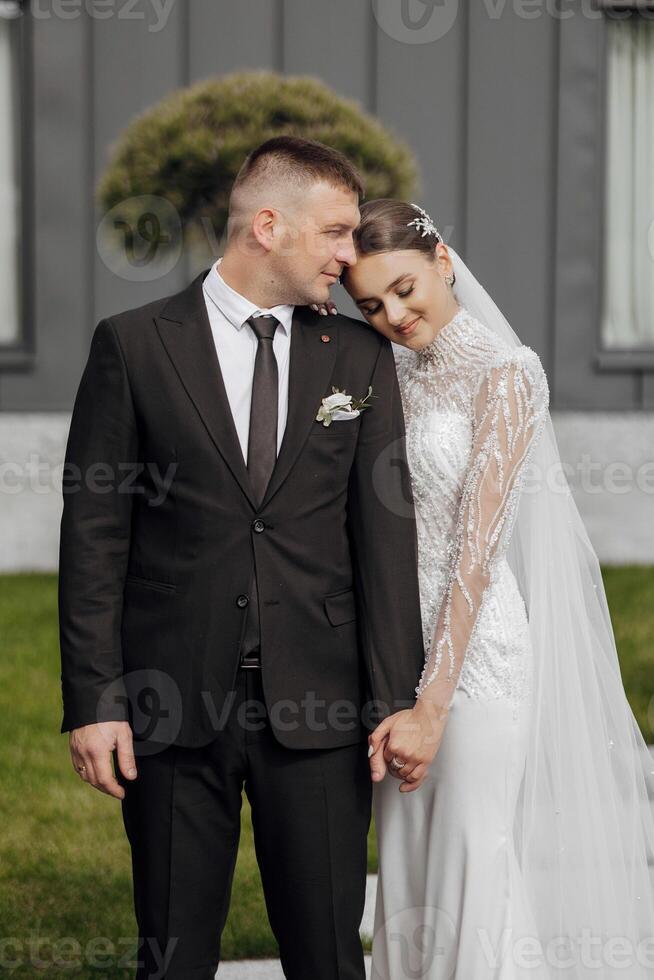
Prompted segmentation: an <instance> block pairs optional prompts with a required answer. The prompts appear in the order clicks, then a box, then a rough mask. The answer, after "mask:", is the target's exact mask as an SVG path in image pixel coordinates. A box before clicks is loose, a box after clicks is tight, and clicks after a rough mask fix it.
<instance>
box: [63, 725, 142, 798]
mask: <svg viewBox="0 0 654 980" xmlns="http://www.w3.org/2000/svg"><path fill="white" fill-rule="evenodd" d="M69 747H70V756H71V759H72V761H73V766H74V767H75V769H76V771H77V772H78V773H79V775H80V777H81V778H82V779H83V780H84V781H85V782H87V783H90V784H91V786H95V788H96V789H99V790H100V791H101V792H103V793H107V794H108V795H109V796H115V797H116V799H118V800H122V799H123V798H124V796H125V790H124V789H123V787H122V786H121V785H120V783H119V782H118V780H117V779H116V777H115V776H114V772H113V769H112V765H111V753H112V752H113V750H114V749H117V753H118V765H119V768H120V771H121V773H122V774H123V776H125V778H126V779H136V775H137V773H136V760H135V758H134V746H133V742H132V729H131V728H130V725H129V722H128V721H101V722H98V723H97V724H94V725H84V726H83V727H82V728H75V729H73V731H72V732H71V733H70V736H69Z"/></svg>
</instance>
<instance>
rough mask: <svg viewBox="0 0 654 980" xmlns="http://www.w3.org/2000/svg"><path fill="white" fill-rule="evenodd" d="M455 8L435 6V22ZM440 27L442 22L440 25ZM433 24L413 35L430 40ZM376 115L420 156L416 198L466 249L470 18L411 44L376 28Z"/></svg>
mask: <svg viewBox="0 0 654 980" xmlns="http://www.w3.org/2000/svg"><path fill="white" fill-rule="evenodd" d="M451 6H452V5H451V4H446V5H445V7H442V8H441V7H439V6H436V7H434V8H433V16H434V17H436V18H439V17H442V16H444V15H445V14H446V9H447V8H448V7H449V8H450V9H451ZM436 26H437V27H438V23H437V22H436ZM430 29H431V28H430V25H429V24H428V25H426V26H425V28H423V30H425V31H427V33H425V34H424V35H421V32H420V31H418V30H416V31H414V32H412V33H413V34H414V36H416V37H420V36H424V37H429V36H430V35H429V33H428V32H429V30H430ZM377 36H378V63H377V112H378V114H379V116H380V118H381V120H382V122H384V123H386V124H388V125H389V126H390V127H391V128H392V129H394V130H395V132H396V133H397V134H398V135H399V136H401V137H402V138H403V139H405V140H406V141H407V142H408V143H409V144H410V146H411V147H412V148H413V150H414V152H415V153H416V155H417V157H418V163H419V166H420V178H421V185H420V187H419V189H418V191H417V192H416V196H415V198H414V200H415V201H416V202H417V203H419V204H421V205H422V206H423V207H425V208H426V209H427V210H428V211H429V213H430V214H431V216H432V218H433V220H434V222H435V224H436V226H437V227H438V228H439V230H440V231H441V233H442V234H443V236H444V237H445V240H446V241H449V242H451V244H452V245H454V246H455V248H461V249H463V248H464V234H465V231H464V193H465V163H464V161H465V93H466V81H465V79H466V71H467V57H466V15H465V8H464V7H462V9H461V11H460V12H459V14H458V16H457V17H456V19H455V21H454V23H453V24H452V26H451V27H450V28H449V30H448V31H446V33H445V34H444V35H443V36H442V37H440V38H438V39H436V40H433V41H431V42H429V43H425V44H410V43H407V42H406V41H404V40H397V38H396V37H391V36H390V34H389V33H388V32H387V31H386V30H384V29H383V28H382V27H378V28H377Z"/></svg>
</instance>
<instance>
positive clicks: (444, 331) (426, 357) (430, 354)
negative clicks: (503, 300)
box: [416, 306, 472, 364]
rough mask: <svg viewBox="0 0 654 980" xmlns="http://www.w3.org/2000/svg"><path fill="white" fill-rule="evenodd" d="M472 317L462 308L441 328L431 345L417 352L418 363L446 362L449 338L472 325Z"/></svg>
mask: <svg viewBox="0 0 654 980" xmlns="http://www.w3.org/2000/svg"><path fill="white" fill-rule="evenodd" d="M471 320H472V317H471V316H470V314H469V313H468V311H467V310H466V308H465V307H464V306H460V307H459V309H458V310H457V311H456V313H455V314H454V316H453V317H452V319H451V320H448V322H447V323H446V324H445V325H444V326H443V327H441V329H440V330H439V331H438V333H437V334H436V336H435V337H434V339H433V340H432V341H431V343H429V344H427V345H426V346H425V347H421V348H420V350H418V351H416V354H417V356H418V361H419V362H421V363H430V364H440V363H443V361H444V360H445V352H446V349H447V346H448V343H449V336H450V334H452V333H457V332H458V331H459V330H460V329H461V328H465V327H466V325H468V324H470V321H471Z"/></svg>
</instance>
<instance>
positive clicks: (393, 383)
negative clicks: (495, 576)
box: [348, 340, 424, 717]
mask: <svg viewBox="0 0 654 980" xmlns="http://www.w3.org/2000/svg"><path fill="white" fill-rule="evenodd" d="M370 384H371V385H372V394H373V398H372V407H371V408H370V409H368V410H367V411H365V412H364V413H363V417H362V419H361V425H360V430H359V437H358V443H357V449H356V453H355V458H354V462H353V465H352V469H351V472H350V483H349V490H348V528H349V535H350V540H351V543H352V547H353V552H354V555H353V557H354V568H355V583H356V595H357V607H358V617H359V623H360V631H361V642H362V645H363V654H364V658H365V663H366V668H367V672H368V677H369V681H370V687H371V693H372V697H373V699H374V700H375V701H377V702H379V704H378V706H377V710H378V712H379V715H381V716H383V717H385V716H386V715H388V714H390V713H392V712H394V711H398V710H400V709H402V708H406V707H411V706H412V705H413V704H414V703H415V693H414V692H415V685H416V680H417V678H418V677H419V676H420V672H421V670H422V667H423V664H424V644H423V639H422V623H421V618H420V600H419V590H418V564H417V541H416V525H415V513H414V508H413V497H412V493H411V483H410V476H409V468H408V464H407V459H406V445H405V431H404V415H403V412H402V403H401V399H400V391H399V386H398V380H397V374H396V370H395V360H394V358H393V352H392V348H391V345H390V343H389V342H388V341H386V340H384V341H383V344H382V346H381V348H380V350H379V354H378V357H377V360H376V363H375V367H374V371H373V374H372V377H371V379H370Z"/></svg>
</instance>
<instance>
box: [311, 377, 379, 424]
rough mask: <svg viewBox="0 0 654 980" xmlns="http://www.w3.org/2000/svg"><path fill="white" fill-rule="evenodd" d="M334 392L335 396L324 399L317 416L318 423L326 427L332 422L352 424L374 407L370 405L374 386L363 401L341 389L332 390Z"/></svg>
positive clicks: (369, 389)
mask: <svg viewBox="0 0 654 980" xmlns="http://www.w3.org/2000/svg"><path fill="white" fill-rule="evenodd" d="M332 392H333V394H331V395H328V396H327V398H323V400H322V403H321V405H320V409H319V411H318V414H317V415H316V422H322V424H323V425H324V426H328V425H331V424H332V422H350V421H351V420H352V419H356V418H358V416H359V415H361V412H365V410H366V409H367V408H372V405H369V404H368V401H369V399H370V398H371V397H372V386H371V387H370V388H368V394H367V395H366V397H365V398H361V399H357V398H352V395H348V393H347V392H346V391H341V390H340V389H339V388H332Z"/></svg>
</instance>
